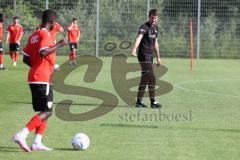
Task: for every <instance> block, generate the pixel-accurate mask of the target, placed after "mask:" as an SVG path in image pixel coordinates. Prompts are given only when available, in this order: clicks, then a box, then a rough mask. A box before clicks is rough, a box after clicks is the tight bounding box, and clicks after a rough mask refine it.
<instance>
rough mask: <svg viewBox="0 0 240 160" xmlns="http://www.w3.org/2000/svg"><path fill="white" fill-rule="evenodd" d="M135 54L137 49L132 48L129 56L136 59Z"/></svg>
mask: <svg viewBox="0 0 240 160" xmlns="http://www.w3.org/2000/svg"><path fill="white" fill-rule="evenodd" d="M136 52H137V49H136V48H133V49H132V50H131V56H134V57H136V56H137V54H136Z"/></svg>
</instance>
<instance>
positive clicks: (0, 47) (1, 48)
mask: <svg viewBox="0 0 240 160" xmlns="http://www.w3.org/2000/svg"><path fill="white" fill-rule="evenodd" d="M2 52H3V47H2V41H0V54H2Z"/></svg>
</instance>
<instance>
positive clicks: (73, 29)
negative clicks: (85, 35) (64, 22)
mask: <svg viewBox="0 0 240 160" xmlns="http://www.w3.org/2000/svg"><path fill="white" fill-rule="evenodd" d="M79 38H80V27H79V25H78V21H77V19H76V18H73V19H72V23H71V25H69V26H68V41H69V47H70V50H71V52H70V56H69V65H77V63H76V61H75V55H76V49H77V43H78V41H79Z"/></svg>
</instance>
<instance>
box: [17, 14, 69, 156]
mask: <svg viewBox="0 0 240 160" xmlns="http://www.w3.org/2000/svg"><path fill="white" fill-rule="evenodd" d="M56 18H57V14H56V12H54V11H52V10H45V11H44V12H43V14H42V24H41V28H40V29H38V30H36V31H35V32H33V33H32V34H31V35H30V37H29V38H28V42H27V45H26V46H25V47H24V49H23V55H24V56H23V62H24V63H25V64H27V65H28V66H30V70H29V73H28V83H29V86H30V89H31V93H32V105H33V109H34V111H35V112H39V113H38V114H36V115H34V116H33V117H32V119H31V120H30V121H29V122H28V123H27V124H26V126H25V127H24V128H23V129H22V130H21V131H19V132H18V133H17V134H15V135H14V136H13V140H14V141H15V142H16V143H18V144H19V146H20V147H21V148H22V149H23V150H25V151H27V152H31V151H32V150H33V151H38V150H44V151H49V150H52V149H51V148H48V147H46V146H45V145H43V144H42V136H43V134H44V132H45V129H46V126H47V121H48V118H49V117H50V116H51V115H52V107H53V91H52V84H51V77H52V74H53V72H54V63H55V58H56V51H57V49H58V48H60V47H62V46H63V45H67V44H68V41H67V39H65V40H63V39H62V40H60V41H59V42H58V43H55V42H54V39H53V38H52V36H51V35H50V31H51V29H52V28H53V25H54V23H55V20H56ZM34 130H35V138H34V140H33V144H32V147H31V149H30V148H29V147H28V145H27V142H26V138H27V136H28V134H29V133H30V132H31V131H34Z"/></svg>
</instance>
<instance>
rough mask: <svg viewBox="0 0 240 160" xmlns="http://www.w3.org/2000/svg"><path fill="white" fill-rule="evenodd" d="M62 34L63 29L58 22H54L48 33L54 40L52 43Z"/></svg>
mask: <svg viewBox="0 0 240 160" xmlns="http://www.w3.org/2000/svg"><path fill="white" fill-rule="evenodd" d="M63 32H64V29H63V27H62V26H61V25H60V24H59V23H58V22H55V23H54V25H53V28H52V29H51V31H50V34H51V36H52V38H53V39H54V41H55V42H56V36H57V34H58V33H63Z"/></svg>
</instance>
